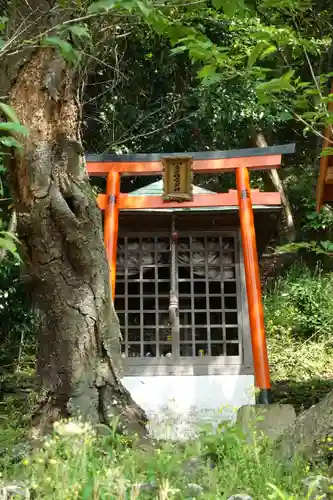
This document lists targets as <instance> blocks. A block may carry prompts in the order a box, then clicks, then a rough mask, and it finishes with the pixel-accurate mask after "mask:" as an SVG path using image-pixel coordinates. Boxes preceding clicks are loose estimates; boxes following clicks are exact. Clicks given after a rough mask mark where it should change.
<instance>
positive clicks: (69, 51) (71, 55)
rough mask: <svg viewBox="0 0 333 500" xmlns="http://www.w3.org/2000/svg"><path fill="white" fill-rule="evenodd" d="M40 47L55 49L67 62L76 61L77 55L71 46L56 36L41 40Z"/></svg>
mask: <svg viewBox="0 0 333 500" xmlns="http://www.w3.org/2000/svg"><path fill="white" fill-rule="evenodd" d="M41 45H43V46H44V47H55V48H57V49H58V50H59V52H60V54H61V55H62V57H63V58H64V59H65V60H66V61H68V62H74V61H76V60H77V53H76V52H75V50H74V48H73V47H72V45H71V44H70V43H68V42H66V41H65V40H62V39H61V38H59V37H58V36H48V37H45V38H43V39H42V41H41Z"/></svg>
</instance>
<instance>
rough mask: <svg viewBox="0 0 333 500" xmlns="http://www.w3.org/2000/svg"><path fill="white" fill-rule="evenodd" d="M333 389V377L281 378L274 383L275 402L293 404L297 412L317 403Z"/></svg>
mask: <svg viewBox="0 0 333 500" xmlns="http://www.w3.org/2000/svg"><path fill="white" fill-rule="evenodd" d="M332 390H333V379H311V380H308V381H301V382H298V381H295V380H281V381H279V382H274V383H273V384H272V392H273V399H274V403H289V404H292V405H293V406H294V408H295V411H296V413H300V412H302V411H304V410H307V409H308V408H310V407H311V406H313V405H315V404H317V403H318V402H319V401H320V400H321V399H323V398H324V397H325V396H326V394H328V393H329V392H330V391H332Z"/></svg>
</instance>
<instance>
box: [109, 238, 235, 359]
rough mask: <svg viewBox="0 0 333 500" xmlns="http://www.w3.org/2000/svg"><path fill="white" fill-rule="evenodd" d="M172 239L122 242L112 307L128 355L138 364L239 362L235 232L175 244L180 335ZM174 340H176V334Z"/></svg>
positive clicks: (127, 239)
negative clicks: (175, 324) (174, 316)
mask: <svg viewBox="0 0 333 500" xmlns="http://www.w3.org/2000/svg"><path fill="white" fill-rule="evenodd" d="M170 245H171V242H170V239H169V237H166V236H156V237H148V236H147V237H144V236H140V237H137V238H136V237H135V236H134V235H131V237H124V238H120V239H119V245H118V258H117V282H116V299H115V307H116V311H117V313H118V316H119V320H120V324H121V326H122V333H123V340H124V342H123V346H122V348H123V355H124V356H125V357H127V358H129V360H132V361H134V362H135V360H136V359H143V358H146V360H147V361H148V359H147V358H151V360H150V362H153V360H154V359H155V360H156V361H157V358H158V359H159V363H160V362H161V358H171V359H170V361H171V360H175V362H176V360H177V359H178V360H179V359H180V358H187V359H188V358H192V359H193V358H195V359H198V358H201V362H203V361H204V359H203V358H205V359H207V362H208V358H209V359H211V358H212V357H214V358H219V359H221V362H222V363H223V360H226V359H229V361H230V360H232V361H233V362H234V363H235V364H240V363H241V332H240V324H241V321H240V314H241V305H240V297H239V276H238V265H237V264H238V261H239V255H238V245H237V238H236V233H235V234H231V233H228V234H223V233H219V234H210V235H205V236H202V233H201V234H200V235H198V236H196V235H186V236H185V235H182V236H181V238H180V239H179V241H178V244H177V270H176V271H177V283H178V296H179V317H180V329H179V334H178V335H176V338H173V337H172V335H171V328H170V324H169V312H168V307H169V292H170ZM174 336H175V335H174Z"/></svg>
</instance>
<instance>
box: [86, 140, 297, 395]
mask: <svg viewBox="0 0 333 500" xmlns="http://www.w3.org/2000/svg"><path fill="white" fill-rule="evenodd" d="M294 151H295V144H288V145H284V146H275V147H268V148H252V149H243V150H242V149H241V150H235V151H214V152H202V153H174V154H173V155H170V154H165V155H163V154H147V155H145V154H137V155H133V156H131V155H120V156H117V155H87V157H86V161H87V169H88V173H89V174H90V176H107V186H106V194H100V195H98V197H97V203H98V206H99V208H100V209H101V210H105V218H104V241H105V247H106V253H107V258H108V262H109V269H110V284H111V291H112V297H113V298H114V296H115V286H116V259H117V241H118V224H119V210H124V209H126V210H129V209H133V210H140V209H162V208H179V207H180V206H181V207H184V208H202V207H216V206H238V207H239V216H240V227H241V236H242V249H243V256H244V268H245V277H246V291H247V298H248V308H249V319H250V329H251V340H252V352H253V364H254V373H255V380H256V386H257V387H258V388H259V389H260V394H259V398H258V402H259V403H270V402H271V383H270V374H269V364H268V355H267V347H266V337H265V326H264V314H263V306H262V295H261V286H260V273H259V263H258V254H257V245H256V235H255V226H254V217H253V208H252V204H255V205H267V206H276V205H280V204H281V199H280V194H279V193H276V192H274V193H265V192H259V191H258V190H253V191H251V188H250V176H249V171H250V170H267V169H273V168H274V169H276V168H279V167H280V165H281V161H282V154H290V153H293V152H294ZM163 156H167V157H170V156H174V157H177V158H178V157H182V156H183V157H192V158H193V167H192V169H193V172H194V173H205V174H218V173H220V172H231V171H232V172H235V175H236V184H237V190H230V191H229V192H228V193H214V194H197V195H194V197H193V200H192V201H184V202H181V203H179V202H172V201H171V202H170V201H164V200H163V199H162V197H160V196H129V195H128V194H124V193H121V192H120V179H121V176H122V175H132V176H134V175H159V174H160V175H162V174H163V165H162V158H163Z"/></svg>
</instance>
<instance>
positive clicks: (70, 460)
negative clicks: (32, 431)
mask: <svg viewBox="0 0 333 500" xmlns="http://www.w3.org/2000/svg"><path fill="white" fill-rule="evenodd" d="M69 428H70V429H69ZM207 454H208V455H209V456H211V457H214V463H215V467H214V468H211V466H210V465H209V462H208V461H203V462H202V464H201V465H200V466H199V467H198V468H191V467H189V465H188V463H189V462H188V461H189V459H191V458H193V457H200V456H207ZM184 464H185V465H184ZM186 464H187V465H186ZM315 472H316V471H315ZM307 475H309V467H308V465H307V464H305V463H303V462H295V463H293V464H290V463H288V464H284V463H282V462H281V461H279V460H278V459H276V458H274V455H273V452H272V450H271V448H270V446H269V445H268V444H267V443H266V442H265V441H260V440H258V441H257V442H256V443H255V444H252V445H250V444H248V443H247V442H246V441H245V440H244V438H243V436H242V434H241V432H240V431H239V429H237V427H235V426H230V425H225V426H222V427H221V428H220V429H219V430H218V431H216V432H215V433H213V434H211V433H209V432H208V431H206V432H203V433H202V435H201V437H200V439H198V440H196V441H195V442H189V443H186V444H183V445H182V446H181V445H179V444H174V443H164V444H163V445H161V446H160V447H159V448H156V449H151V450H149V451H143V450H140V448H139V447H138V446H137V445H136V444H135V443H130V442H129V441H128V440H126V441H124V440H122V439H121V438H120V437H119V436H117V435H115V434H114V433H113V432H112V431H110V432H109V435H107V436H103V437H98V436H97V435H96V433H95V432H94V430H93V429H91V428H89V427H86V428H85V426H83V425H82V424H80V423H70V424H68V423H67V424H66V423H64V424H63V425H60V428H59V429H58V431H56V432H54V434H53V436H50V437H49V438H48V439H47V440H46V441H45V442H44V444H43V446H42V447H41V448H40V449H39V450H38V451H36V452H35V453H33V454H32V455H30V456H26V457H24V458H22V459H21V460H20V462H19V463H17V464H9V463H8V462H7V463H6V466H5V467H4V468H3V473H2V476H3V480H4V482H6V483H8V482H10V481H12V479H13V478H15V480H16V481H20V482H23V483H24V484H26V485H28V486H29V488H31V489H32V490H33V491H34V495H35V496H34V498H36V499H52V500H72V499H76V498H77V499H87V500H88V499H96V500H97V499H98V500H104V499H105V500H110V499H136V498H140V499H156V498H157V499H160V500H162V499H186V498H192V496H191V492H190V491H189V490H188V485H189V483H195V484H198V485H200V486H201V487H202V488H203V493H202V494H201V498H205V499H207V500H218V499H227V498H228V497H229V496H231V495H232V494H236V493H241V492H242V493H247V494H249V495H251V496H252V498H253V499H255V500H264V499H270V498H272V499H273V498H282V499H285V500H287V499H288V500H292V499H294V500H295V499H301V498H304V494H303V493H302V490H301V480H302V479H303V478H304V477H306V476H307ZM142 483H154V484H156V490H154V491H141V492H139V491H138V489H137V488H136V486H135V485H136V484H142ZM274 488H278V490H279V491H280V496H278V494H277V493H276V491H275V489H274Z"/></svg>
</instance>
